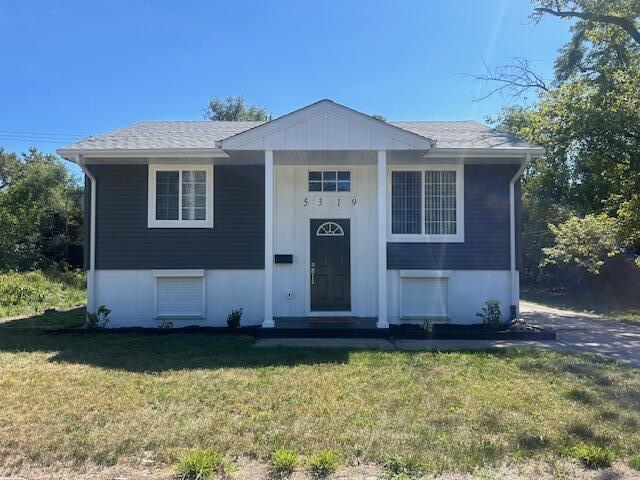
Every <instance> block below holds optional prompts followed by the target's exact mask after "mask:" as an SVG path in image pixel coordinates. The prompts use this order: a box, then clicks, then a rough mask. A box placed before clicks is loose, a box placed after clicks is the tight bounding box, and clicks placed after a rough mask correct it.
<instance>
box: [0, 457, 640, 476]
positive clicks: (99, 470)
mask: <svg viewBox="0 0 640 480" xmlns="http://www.w3.org/2000/svg"><path fill="white" fill-rule="evenodd" d="M236 464H237V470H236V471H235V472H233V473H232V474H231V475H229V476H228V478H230V479H234V480H273V478H272V477H271V476H270V474H269V468H268V465H267V464H265V463H262V462H259V461H256V460H249V459H246V458H242V459H238V460H237V462H236ZM0 476H6V477H9V478H11V479H14V480H22V479H24V480H27V479H28V480H114V479H118V480H175V476H174V473H173V469H172V468H171V467H169V466H162V465H141V464H140V463H137V462H136V461H131V462H123V463H119V464H118V465H112V466H104V465H95V464H87V465H83V466H70V465H61V464H54V465H50V466H47V467H43V466H37V465H28V464H23V465H22V466H21V467H20V468H13V469H10V468H6V467H5V468H1V467H0ZM327 478H328V479H329V480H371V479H376V478H385V477H384V471H383V469H382V467H380V466H379V465H375V464H360V465H347V466H343V467H340V468H339V469H338V470H337V471H336V472H335V473H334V474H332V475H331V476H329V477H327ZM419 478H421V479H424V480H435V479H437V480H488V479H491V480H531V479H532V478H535V479H536V480H557V479H561V478H562V479H581V480H582V479H583V480H602V479H618V478H619V479H622V478H624V479H627V480H638V479H640V472H638V471H636V470H633V469H631V468H629V467H628V466H627V465H626V464H624V463H617V464H614V465H613V466H612V467H611V468H606V469H603V470H588V469H585V468H582V467H581V466H580V465H578V464H576V463H573V462H570V461H567V460H564V459H557V460H549V459H532V460H527V461H525V462H520V463H518V464H514V463H508V464H502V465H499V466H497V467H481V468H478V469H476V470H475V471H474V472H469V473H456V472H448V473H440V474H433V473H426V474H424V475H423V476H421V477H419ZM288 479H289V480H311V479H312V477H311V476H310V474H309V473H308V472H306V471H305V470H303V469H299V470H297V471H295V472H294V473H293V475H291V476H290V477H288Z"/></svg>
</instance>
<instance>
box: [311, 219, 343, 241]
mask: <svg viewBox="0 0 640 480" xmlns="http://www.w3.org/2000/svg"><path fill="white" fill-rule="evenodd" d="M316 235H317V236H318V237H342V236H344V230H343V229H342V227H341V226H340V225H338V224H337V223H336V222H324V223H323V224H322V225H320V226H319V227H318V230H317V231H316Z"/></svg>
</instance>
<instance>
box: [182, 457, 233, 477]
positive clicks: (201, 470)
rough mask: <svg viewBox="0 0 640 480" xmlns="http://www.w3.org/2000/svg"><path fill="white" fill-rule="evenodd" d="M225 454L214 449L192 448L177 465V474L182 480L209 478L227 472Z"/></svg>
mask: <svg viewBox="0 0 640 480" xmlns="http://www.w3.org/2000/svg"><path fill="white" fill-rule="evenodd" d="M225 465H226V463H225V460H224V456H222V455H221V454H220V453H218V452H216V451H214V450H191V451H188V452H185V453H183V454H182V455H181V456H180V458H179V459H178V464H177V465H176V475H177V477H178V478H180V479H182V480H207V479H209V478H211V477H213V476H214V475H216V474H219V473H225Z"/></svg>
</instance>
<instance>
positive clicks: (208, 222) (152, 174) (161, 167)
mask: <svg viewBox="0 0 640 480" xmlns="http://www.w3.org/2000/svg"><path fill="white" fill-rule="evenodd" d="M176 170H178V171H191V170H204V171H205V172H206V174H207V202H206V211H205V212H206V213H205V216H206V218H205V220H156V172H162V171H176ZM148 185H149V186H148V189H147V190H148V202H147V203H148V209H147V227H148V228H213V165H202V164H197V163H194V164H191V163H190V164H183V163H179V164H164V163H161V164H156V165H149V184H148ZM178 212H179V214H180V215H182V173H181V174H180V177H179V184H178Z"/></svg>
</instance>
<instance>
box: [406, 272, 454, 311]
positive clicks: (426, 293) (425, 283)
mask: <svg viewBox="0 0 640 480" xmlns="http://www.w3.org/2000/svg"><path fill="white" fill-rule="evenodd" d="M448 290H449V279H448V278H402V284H401V294H400V316H401V317H402V318H407V319H411V318H443V319H446V318H448V316H449V308H448V304H449V295H448Z"/></svg>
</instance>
